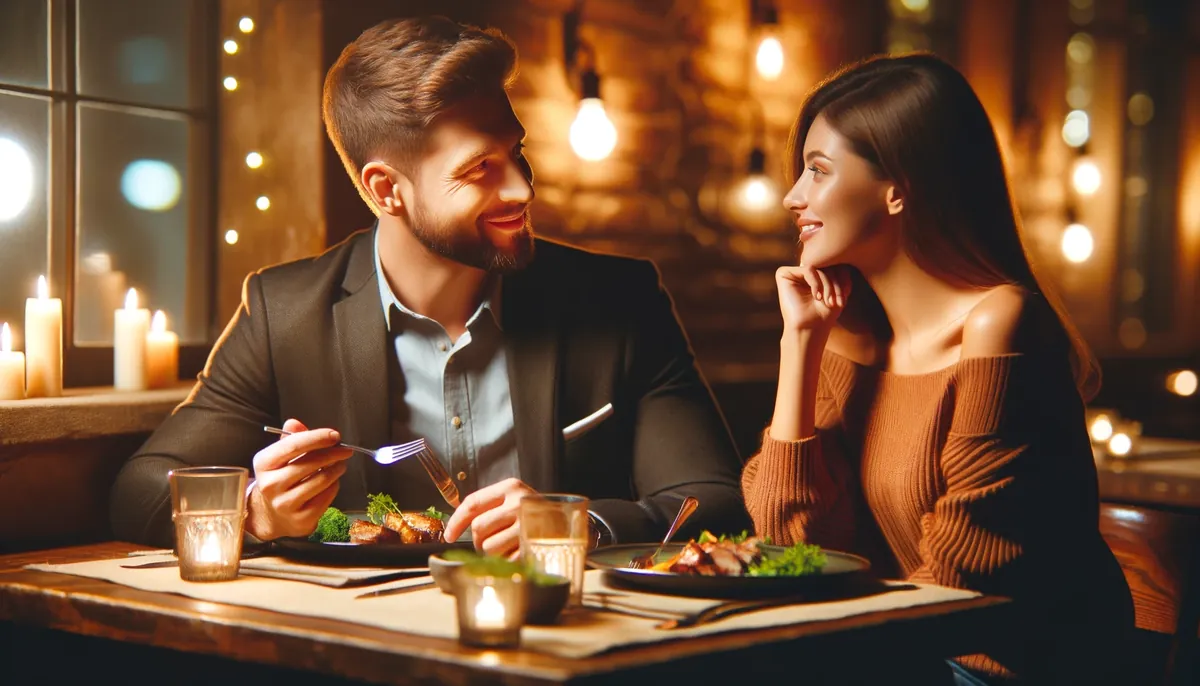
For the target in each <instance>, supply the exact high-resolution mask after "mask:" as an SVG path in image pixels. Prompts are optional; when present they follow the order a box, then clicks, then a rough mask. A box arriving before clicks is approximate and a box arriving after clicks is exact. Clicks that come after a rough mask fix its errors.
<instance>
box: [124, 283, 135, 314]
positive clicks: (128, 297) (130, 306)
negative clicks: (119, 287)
mask: <svg viewBox="0 0 1200 686" xmlns="http://www.w3.org/2000/svg"><path fill="white" fill-rule="evenodd" d="M137 308H138V296H137V289H136V288H130V289H129V292H128V293H126V294H125V309H127V310H136V309H137Z"/></svg>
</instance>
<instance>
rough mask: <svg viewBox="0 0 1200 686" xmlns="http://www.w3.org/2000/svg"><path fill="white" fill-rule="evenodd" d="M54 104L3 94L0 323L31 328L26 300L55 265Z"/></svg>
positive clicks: (17, 333)
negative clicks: (52, 228) (52, 218)
mask: <svg viewBox="0 0 1200 686" xmlns="http://www.w3.org/2000/svg"><path fill="white" fill-rule="evenodd" d="M49 159H50V101H49V100H47V99H43V98H38V97H30V96H24V95H15V94H10V93H3V92H0V321H7V322H8V323H9V325H10V326H11V327H12V329H13V339H14V343H15V344H16V345H17V346H18V347H20V348H22V349H23V348H24V346H23V344H22V343H21V341H22V339H23V337H24V330H25V298H27V297H29V296H31V295H33V294H34V287H35V285H36V283H37V277H38V275H39V274H47V273H48V272H49V270H48V267H49V263H50V255H49V245H50V233H49V231H50V213H49V202H48V198H49V179H50V173H49V169H50V166H49V164H47V162H48V160H49Z"/></svg>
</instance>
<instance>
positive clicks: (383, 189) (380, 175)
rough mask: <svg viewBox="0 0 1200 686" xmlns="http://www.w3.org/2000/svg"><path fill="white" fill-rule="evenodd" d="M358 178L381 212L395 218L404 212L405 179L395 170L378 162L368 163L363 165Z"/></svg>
mask: <svg viewBox="0 0 1200 686" xmlns="http://www.w3.org/2000/svg"><path fill="white" fill-rule="evenodd" d="M358 178H359V182H360V183H361V184H362V187H363V188H364V189H365V190H366V193H367V197H368V198H370V199H371V202H372V203H374V204H375V207H377V208H379V211H380V212H382V213H383V214H390V215H393V216H395V215H399V214H401V213H402V212H403V211H404V201H403V200H401V194H400V186H401V184H402V183H403V182H404V180H405V179H404V175H403V174H401V173H400V172H398V171H396V169H395V168H393V167H391V166H390V165H388V164H386V163H384V162H380V161H378V160H376V161H373V162H368V163H366V164H365V165H363V168H362V173H360V174H359V177H358Z"/></svg>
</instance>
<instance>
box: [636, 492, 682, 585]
mask: <svg viewBox="0 0 1200 686" xmlns="http://www.w3.org/2000/svg"><path fill="white" fill-rule="evenodd" d="M699 506H700V501H699V500H696V499H695V498H693V497H692V496H690V495H689V496H688V497H686V498H684V499H683V504H682V505H680V506H679V513H678V514H676V515H675V521H673V522H671V528H669V529H667V535H666V536H663V540H662V543H659V544H658V547H657V548H655V549H654V552H652V553H642V554H641V555H638V556H637V557H635V558H633V559H632V560H630V561H629V564H627V565H625V566H626V567H628V568H629V569H645V568H647V567H650V566H653V565H654V558H656V557H658V554H659V553H661V552H662V549H663V546H665V545H667V543H670V542H671V537H672V536H674V535H675V532H676V531H678V530H679V527H681V526H683V523H684V522H686V521H687V518H688V517H691V516H692V513H693V512H695V511H696V508H697V507H699Z"/></svg>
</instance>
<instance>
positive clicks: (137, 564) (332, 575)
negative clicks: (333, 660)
mask: <svg viewBox="0 0 1200 686" xmlns="http://www.w3.org/2000/svg"><path fill="white" fill-rule="evenodd" d="M155 567H164V568H165V567H170V568H175V569H178V560H177V559H176V558H175V554H174V553H172V552H170V551H159V552H158V553H157V554H138V555H135V556H130V557H129V558H127V559H126V560H125V562H124V563H123V564H122V565H121V568H122V569H131V570H134V571H142V570H146V569H151V568H155ZM241 572H242V574H244V575H246V576H268V577H274V578H276V579H289V580H291V581H303V582H305V583H310V584H319V585H321V586H331V587H333V588H343V587H350V586H363V585H367V584H372V583H382V582H384V581H389V580H394V579H400V578H410V577H413V576H422V575H424V576H428V574H429V568H428V567H421V568H413V569H396V568H394V567H336V566H329V565H317V564H306V563H303V562H296V561H293V560H288V559H286V558H283V557H275V556H271V557H250V558H246V559H244V560H242V565H241Z"/></svg>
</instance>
